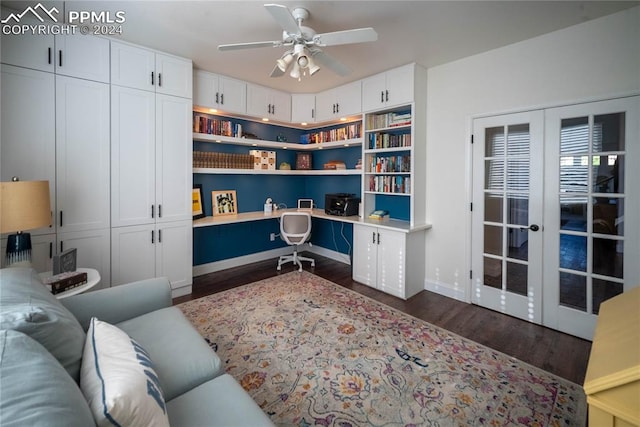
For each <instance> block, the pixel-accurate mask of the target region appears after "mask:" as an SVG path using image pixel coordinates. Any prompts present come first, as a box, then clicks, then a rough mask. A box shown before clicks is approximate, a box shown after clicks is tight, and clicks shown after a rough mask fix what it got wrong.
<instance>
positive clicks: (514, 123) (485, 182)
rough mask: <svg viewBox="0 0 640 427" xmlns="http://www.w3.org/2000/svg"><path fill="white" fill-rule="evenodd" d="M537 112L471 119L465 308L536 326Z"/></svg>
mask: <svg viewBox="0 0 640 427" xmlns="http://www.w3.org/2000/svg"><path fill="white" fill-rule="evenodd" d="M543 122H544V116H543V112H542V111H532V112H528V113H519V114H509V115H503V116H494V117H487V118H482V119H476V120H474V131H473V134H474V144H473V159H474V160H473V183H474V188H473V190H474V191H473V225H472V230H473V232H472V272H473V278H472V298H471V299H472V302H473V303H475V304H478V305H482V306H484V307H487V308H490V309H493V310H497V311H501V312H503V313H506V314H509V315H511V316H515V317H519V318H521V319H525V320H529V321H531V322H535V323H541V321H542V227H543V225H542V199H543V193H542V183H543V177H542V175H541V173H540V171H542V162H543V137H544V134H543V124H544V123H543Z"/></svg>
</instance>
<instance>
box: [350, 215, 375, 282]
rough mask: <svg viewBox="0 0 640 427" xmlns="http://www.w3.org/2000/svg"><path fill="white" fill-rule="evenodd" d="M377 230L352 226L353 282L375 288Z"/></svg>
mask: <svg viewBox="0 0 640 427" xmlns="http://www.w3.org/2000/svg"><path fill="white" fill-rule="evenodd" d="M376 238H377V228H375V227H368V226H365V225H358V224H354V225H353V280H355V281H356V282H360V283H364V284H365V285H367V286H371V287H373V288H375V287H377V273H378V270H377V264H378V245H377V243H376Z"/></svg>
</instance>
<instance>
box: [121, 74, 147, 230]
mask: <svg viewBox="0 0 640 427" xmlns="http://www.w3.org/2000/svg"><path fill="white" fill-rule="evenodd" d="M155 110H156V95H155V94H154V93H153V92H147V91H144V90H139V89H131V88H126V87H120V86H111V226H112V227H120V226H124V225H137V224H152V223H154V222H155V219H154V218H153V216H152V212H151V211H152V209H153V210H154V213H155V204H156V193H155V191H156V175H155V174H156V160H155V155H156V114H155Z"/></svg>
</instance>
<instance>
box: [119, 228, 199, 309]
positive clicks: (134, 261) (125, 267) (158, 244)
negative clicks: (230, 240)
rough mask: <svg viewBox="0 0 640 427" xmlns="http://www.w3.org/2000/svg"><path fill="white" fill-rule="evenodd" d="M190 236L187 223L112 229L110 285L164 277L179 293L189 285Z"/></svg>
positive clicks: (190, 231) (191, 234) (190, 232)
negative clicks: (111, 275) (111, 274)
mask: <svg viewBox="0 0 640 427" xmlns="http://www.w3.org/2000/svg"><path fill="white" fill-rule="evenodd" d="M192 236H193V228H192V223H191V221H176V222H171V223H166V224H158V225H153V224H151V225H137V226H131V227H116V228H113V229H112V231H111V240H112V253H111V263H112V269H113V277H112V283H113V285H120V284H123V283H128V282H131V281H135V280H142V279H147V278H149V277H157V276H165V277H167V278H168V279H169V281H170V282H171V287H172V289H173V290H175V291H176V293H180V292H181V289H183V288H185V287H188V286H190V285H191V282H192V266H191V247H192V239H193V237H192ZM174 296H175V295H174Z"/></svg>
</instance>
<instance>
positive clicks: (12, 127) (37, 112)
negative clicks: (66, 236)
mask: <svg viewBox="0 0 640 427" xmlns="http://www.w3.org/2000/svg"><path fill="white" fill-rule="evenodd" d="M3 52H4V46H3ZM1 79H2V96H1V102H2V106H1V110H0V111H1V112H2V119H1V121H2V126H1V128H0V133H1V136H2V145H1V146H0V172H1V175H0V179H1V180H2V181H11V178H12V177H13V176H17V177H18V178H20V179H21V180H22V181H40V180H44V181H49V192H50V200H51V209H52V211H55V210H56V197H55V196H56V163H55V159H56V139H55V138H56V121H55V117H56V116H55V108H56V100H55V76H54V75H53V74H51V73H45V72H42V71H35V70H29V69H26V68H21V67H13V66H10V65H2V78H1ZM55 231H56V230H55V222H54V226H53V228H49V227H46V228H42V229H38V230H31V231H30V233H31V234H32V235H34V234H46V233H55ZM3 256H4V252H3Z"/></svg>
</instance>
